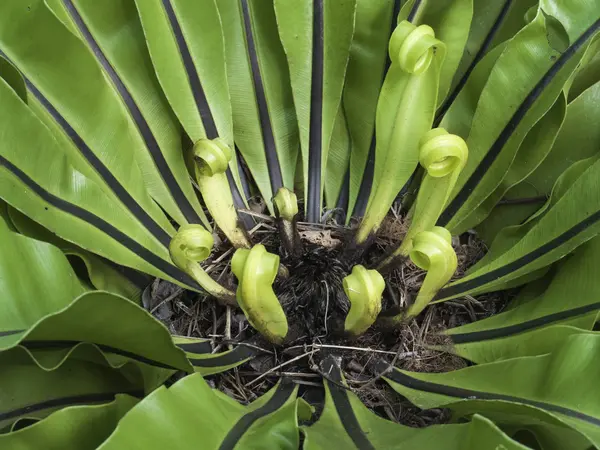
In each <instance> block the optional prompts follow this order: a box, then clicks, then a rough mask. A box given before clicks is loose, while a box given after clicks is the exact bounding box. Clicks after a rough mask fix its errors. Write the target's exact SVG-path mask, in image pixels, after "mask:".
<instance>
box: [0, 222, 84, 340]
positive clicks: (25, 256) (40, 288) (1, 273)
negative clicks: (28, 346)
mask: <svg viewBox="0 0 600 450" xmlns="http://www.w3.org/2000/svg"><path fill="white" fill-rule="evenodd" d="M0 242H2V248H1V251H0V292H2V301H1V310H2V314H0V342H4V339H13V337H11V336H13V334H14V331H15V330H17V331H18V330H24V329H26V328H29V327H30V326H32V325H33V324H34V323H36V322H37V321H38V320H40V319H42V318H43V317H45V316H47V315H48V314H52V313H54V312H56V311H59V310H61V309H63V308H64V307H66V306H67V305H68V304H69V303H71V301H72V300H73V299H74V298H75V297H77V296H79V295H81V294H83V292H84V288H83V287H82V285H81V283H80V282H79V280H78V279H77V276H76V275H75V273H74V272H73V271H72V270H71V266H70V265H69V262H68V261H67V258H66V257H65V255H63V254H62V252H61V251H60V250H59V249H57V248H56V247H53V246H52V245H50V244H47V243H45V242H39V241H35V240H33V239H29V238H27V237H25V236H20V235H18V234H16V233H14V232H12V231H10V230H9V229H8V226H7V225H6V223H5V222H4V220H3V219H0ZM28 299H29V301H30V303H31V305H30V307H24V302H25V301H26V300H28ZM31 300H35V302H31ZM32 306H35V307H32Z"/></svg>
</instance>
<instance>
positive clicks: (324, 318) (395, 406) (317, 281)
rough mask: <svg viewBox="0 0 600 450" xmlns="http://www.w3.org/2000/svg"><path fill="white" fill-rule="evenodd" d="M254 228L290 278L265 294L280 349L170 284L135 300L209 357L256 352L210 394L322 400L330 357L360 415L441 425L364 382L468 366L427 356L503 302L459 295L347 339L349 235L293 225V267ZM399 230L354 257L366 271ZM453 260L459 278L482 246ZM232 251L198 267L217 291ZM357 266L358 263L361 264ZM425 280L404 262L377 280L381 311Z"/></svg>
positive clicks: (466, 244)
mask: <svg viewBox="0 0 600 450" xmlns="http://www.w3.org/2000/svg"><path fill="white" fill-rule="evenodd" d="M247 214H249V215H251V216H252V217H253V218H254V219H255V221H256V226H255V227H254V228H253V229H252V230H251V231H250V234H251V236H252V238H253V240H254V242H255V243H258V242H260V243H262V244H263V245H265V246H266V247H267V249H268V250H269V251H271V252H273V253H278V254H280V255H282V263H283V264H284V265H285V266H286V267H287V269H288V270H289V273H290V275H289V278H286V279H278V280H277V281H276V283H275V285H274V289H275V291H276V293H277V295H278V298H279V299H280V301H281V303H282V305H283V307H284V310H285V311H286V314H287V316H288V323H289V325H290V332H289V333H288V339H287V342H286V343H285V345H284V346H282V347H278V348H275V347H273V346H272V345H270V344H269V343H268V342H266V341H265V340H264V339H262V338H261V337H260V336H259V335H257V333H256V332H255V331H254V330H253V329H252V328H251V327H250V326H249V324H248V322H247V320H246V318H245V317H244V315H243V314H242V313H241V311H236V310H232V309H231V308H226V307H223V306H221V305H219V304H217V303H216V302H214V301H212V300H211V299H209V298H206V297H205V296H202V295H198V294H193V293H190V292H187V291H184V290H181V289H180V288H178V287H176V286H175V287H174V286H173V285H171V284H170V283H166V282H163V281H161V282H156V283H154V284H153V285H152V286H150V287H149V288H148V289H147V290H146V292H145V293H144V305H145V306H146V308H148V309H149V310H151V311H153V313H154V314H155V316H156V317H158V318H159V319H161V320H162V321H163V322H165V324H166V325H167V326H168V327H169V329H170V330H171V332H173V333H175V334H179V335H184V336H195V337H204V338H209V339H211V340H212V345H213V353H217V352H221V351H225V350H227V349H228V348H229V347H230V346H231V345H239V344H238V343H240V342H245V343H248V342H250V343H251V345H254V346H256V347H258V348H262V349H264V352H262V353H261V354H260V355H259V356H258V357H256V358H254V359H253V360H251V361H249V362H248V363H245V364H243V365H242V366H240V367H238V368H236V369H233V370H231V371H229V372H226V373H222V374H218V375H214V376H211V377H208V379H209V382H210V383H212V385H213V386H214V387H215V388H217V389H220V390H221V391H223V392H225V393H227V394H228V395H230V396H231V397H233V398H235V399H236V400H238V401H240V402H242V403H248V402H251V401H253V400H254V399H256V398H258V397H259V396H260V395H262V394H263V393H265V392H266V391H267V390H268V389H270V388H271V387H273V386H274V384H275V383H276V382H277V380H278V379H279V378H280V377H282V376H286V377H290V378H292V379H293V380H294V381H295V382H296V383H298V384H300V385H301V394H302V395H304V396H306V397H307V398H308V397H311V398H312V397H313V396H314V395H315V393H317V394H316V395H317V397H318V396H319V395H321V396H322V392H323V389H322V378H323V374H321V373H320V369H319V362H320V361H321V360H322V359H323V358H324V357H325V356H326V355H329V354H331V353H333V354H336V355H340V356H342V361H343V363H342V369H343V372H344V377H345V379H346V383H347V385H348V387H349V389H350V390H351V391H352V392H354V393H355V394H356V395H357V396H358V397H359V398H360V399H361V400H362V401H363V402H364V404H365V405H367V407H369V408H370V409H371V410H372V411H374V412H375V413H377V414H379V415H380V416H382V417H385V418H388V419H390V420H393V421H395V422H400V423H403V424H406V425H409V426H416V427H421V426H426V425H430V424H433V423H443V422H446V421H447V420H448V414H447V412H446V411H444V410H431V411H421V410H419V409H418V408H415V407H414V406H412V405H411V404H410V403H409V402H408V401H407V400H406V399H404V398H403V397H401V396H400V395H398V394H397V393H395V392H394V391H393V390H392V389H391V388H390V387H389V385H387V384H386V383H385V382H383V381H382V380H381V379H380V377H379V376H375V375H374V373H373V370H372V369H373V365H374V363H375V362H376V361H378V360H380V359H384V360H387V361H388V362H392V363H393V364H394V365H395V366H397V367H399V368H402V369H405V370H411V371H417V372H430V373H432V372H446V371H451V370H457V369H460V368H463V367H465V366H466V365H467V363H466V362H465V361H464V360H463V359H462V358H460V357H457V356H455V355H452V354H450V353H446V352H442V351H439V350H433V349H432V348H431V346H432V345H435V346H437V348H440V347H443V345H444V344H446V343H447V342H446V341H445V340H444V337H443V336H442V335H441V333H442V332H443V331H444V330H445V329H447V328H452V327H455V326H458V325H461V324H465V323H470V322H472V321H475V320H479V319H481V318H483V317H487V316H489V315H492V314H495V313H497V312H498V311H499V310H500V309H501V308H502V307H503V306H504V305H505V304H506V302H507V300H508V299H507V298H506V297H505V296H502V294H487V295H484V296H481V297H478V298H477V299H475V298H473V297H470V296H467V297H465V298H462V299H455V300H452V301H448V302H444V303H441V304H436V305H432V306H429V307H428V308H427V309H426V310H425V312H424V313H423V314H421V315H420V316H419V317H418V318H417V319H416V320H413V321H411V322H410V323H407V324H404V325H403V326H402V327H401V328H400V329H397V330H393V331H390V330H382V329H379V328H378V327H376V326H374V327H371V329H370V330H368V331H367V333H365V334H364V335H362V336H360V337H359V338H357V339H354V340H350V339H348V338H347V337H346V336H344V334H343V320H344V318H345V315H346V313H347V309H348V301H347V299H346V297H345V294H344V293H343V289H342V283H341V282H342V279H343V277H344V276H346V275H347V274H348V273H349V271H350V269H351V266H352V265H353V264H355V263H357V261H356V260H352V257H348V255H347V254H345V253H344V248H343V247H344V246H343V245H340V244H341V243H343V242H345V241H347V240H348V239H349V236H350V233H351V231H350V230H349V229H348V228H346V227H343V226H340V225H337V224H336V223H335V222H330V223H328V224H327V225H314V224H306V223H298V230H299V233H300V235H301V236H302V238H303V243H304V246H305V254H304V255H303V256H302V257H300V258H296V259H294V258H293V257H291V256H286V255H284V254H283V252H282V249H281V248H280V242H279V236H278V233H277V228H276V225H275V223H274V221H273V219H272V218H271V217H269V216H266V215H263V214H262V213H260V212H257V211H248V212H247ZM406 229H407V224H406V221H405V220H404V219H403V218H402V217H401V216H400V215H399V214H398V213H397V211H395V210H394V211H392V212H391V213H390V215H389V216H388V218H387V219H386V220H385V221H384V223H383V225H382V227H381V229H380V230H379V233H378V236H377V239H376V241H375V242H374V245H372V246H371V249H370V250H369V252H368V254H366V255H362V258H363V261H364V263H365V264H368V262H371V261H374V260H377V259H378V258H381V257H382V256H383V255H384V254H385V252H386V251H387V250H388V249H389V247H390V246H392V245H398V243H399V242H400V241H401V238H402V236H403V235H404V234H405V233H406ZM453 244H454V247H455V250H456V252H457V256H458V260H459V270H458V274H459V275H458V276H462V274H464V271H465V270H466V269H467V268H468V267H470V266H471V265H473V264H474V263H475V262H477V261H478V260H479V259H481V257H482V256H483V255H484V254H485V250H486V249H485V246H484V245H483V243H481V242H480V241H479V240H478V239H477V237H476V236H475V235H473V234H466V235H465V236H462V237H461V239H460V240H458V239H456V240H455V242H453ZM232 254H233V249H231V248H230V247H228V246H227V245H226V244H222V245H221V246H220V247H219V248H217V249H216V251H214V252H213V255H212V257H211V258H210V259H209V260H208V261H206V262H205V263H204V265H205V268H206V270H208V271H209V272H210V273H211V275H212V276H213V277H214V278H216V279H218V280H220V281H221V282H222V283H223V284H226V285H229V286H234V284H235V283H234V279H233V275H232V274H231V270H230V266H229V262H230V258H231V255H232ZM363 261H358V262H363ZM424 277H425V272H423V271H422V270H420V269H418V268H417V267H415V266H414V265H412V264H411V263H410V262H407V263H405V264H404V265H402V266H401V267H400V268H398V269H396V270H394V271H392V272H390V273H388V274H387V275H386V282H387V286H386V291H385V292H384V301H383V304H384V308H387V307H391V306H393V305H397V306H401V307H402V306H405V305H406V303H407V302H409V301H411V300H412V298H414V296H415V295H416V293H417V292H418V290H419V288H420V286H421V283H422V282H423V279H424Z"/></svg>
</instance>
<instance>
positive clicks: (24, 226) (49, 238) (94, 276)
mask: <svg viewBox="0 0 600 450" xmlns="http://www.w3.org/2000/svg"><path fill="white" fill-rule="evenodd" d="M9 215H10V220H11V222H12V223H13V224H14V226H15V228H16V229H17V230H18V231H19V233H21V234H23V235H25V236H28V237H30V238H33V239H37V240H38V241H44V242H48V243H50V244H52V245H54V246H56V247H58V248H60V249H61V250H62V251H63V253H64V254H65V255H67V256H72V257H77V258H79V259H80V260H81V261H82V262H83V263H84V265H85V268H86V271H87V276H88V277H89V280H90V282H91V283H92V285H93V287H94V288H96V289H98V290H102V291H108V292H112V293H114V294H118V295H121V296H123V297H125V298H127V299H130V300H132V301H135V302H137V303H138V304H139V302H140V300H141V295H142V289H144V288H145V287H146V286H148V285H149V284H150V281H151V280H150V278H148V277H146V276H145V275H143V274H141V273H139V272H137V271H135V270H132V269H129V268H126V267H123V266H118V265H116V264H114V263H112V262H111V261H109V260H107V259H104V258H102V257H100V256H97V255H94V254H93V253H91V252H88V251H86V250H83V249H82V248H80V247H77V246H76V245H73V244H71V243H70V242H67V241H65V240H64V239H61V238H59V237H58V236H57V235H56V234H54V233H52V232H50V230H48V229H46V228H44V227H42V226H41V225H40V224H38V223H36V222H34V221H33V220H31V219H30V218H29V217H27V216H26V215H25V214H23V213H21V212H19V211H18V210H16V209H14V208H12V207H9Z"/></svg>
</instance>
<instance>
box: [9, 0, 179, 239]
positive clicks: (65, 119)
mask: <svg viewBox="0 0 600 450" xmlns="http://www.w3.org/2000/svg"><path fill="white" fill-rule="evenodd" d="M23 29H30V30H31V32H30V33H26V34H25V35H23V33H22V30H23ZM0 52H1V53H2V54H4V55H6V57H7V58H8V59H9V60H10V61H11V62H12V63H13V64H14V65H15V67H17V69H19V71H20V72H21V73H22V74H23V76H24V78H25V82H26V85H27V89H28V104H29V106H30V108H31V109H32V110H33V111H34V112H35V113H36V115H38V116H39V117H40V119H41V120H42V121H44V123H46V125H47V126H48V127H49V128H50V129H51V130H52V132H53V134H54V135H55V136H58V139H59V141H60V143H61V147H62V149H63V151H64V152H65V153H66V154H68V155H69V158H70V159H71V160H72V161H73V164H74V166H75V167H76V169H77V170H79V171H80V172H82V173H83V174H85V175H86V176H87V177H88V178H90V179H92V180H93V181H95V182H96V183H98V185H99V186H100V187H101V188H102V189H103V190H104V191H105V192H107V193H109V195H111V197H113V198H114V201H115V202H116V201H118V202H121V203H122V205H123V206H125V207H126V208H127V209H128V210H129V211H131V213H132V214H133V215H134V216H135V217H136V218H137V220H139V221H140V223H141V224H143V225H144V227H146V228H147V229H148V230H149V231H151V232H152V234H153V235H154V236H155V237H156V239H158V240H160V242H162V243H163V245H168V241H169V239H170V236H169V235H170V233H172V232H173V227H172V226H171V224H170V223H169V221H168V219H167V218H166V216H165V214H164V213H163V212H162V211H161V209H160V207H159V206H158V205H157V204H156V202H155V201H154V200H153V199H152V198H151V197H150V195H148V192H150V193H151V195H152V196H153V197H154V198H155V199H156V200H157V201H158V202H159V203H161V204H163V205H164V208H165V210H168V211H169V210H171V209H172V208H170V207H169V202H168V201H167V200H166V199H167V198H168V194H165V192H164V191H165V190H166V187H165V183H164V182H163V181H162V179H160V175H159V173H158V171H156V170H155V168H154V166H153V167H152V169H151V168H149V167H147V166H144V165H143V164H142V162H143V158H142V156H143V155H144V154H146V155H147V150H146V148H145V147H144V143H143V141H142V140H141V138H140V136H139V134H137V133H136V131H135V125H134V124H133V122H132V120H131V118H130V116H129V115H128V114H127V112H126V109H125V107H124V106H123V103H122V100H121V99H120V98H119V96H118V95H117V93H116V92H115V90H114V89H113V88H112V87H111V85H110V84H109V81H108V80H107V79H106V78H105V77H104V74H103V73H102V71H101V70H100V68H99V66H98V64H97V63H96V61H95V60H94V57H93V55H92V54H91V53H90V51H89V50H88V49H87V48H86V47H85V45H84V44H83V42H81V41H80V40H79V39H77V37H76V36H74V35H73V34H72V33H71V32H70V31H69V30H68V29H67V28H65V27H64V26H63V24H62V23H61V22H60V21H59V20H58V19H57V18H56V16H55V15H54V14H53V13H52V11H51V10H50V9H49V8H48V7H47V6H46V4H45V3H44V2H43V1H42V0H35V1H33V2H30V3H28V4H24V3H22V2H21V1H19V0H8V1H6V2H3V4H2V16H1V18H0ZM99 118H102V120H98V119H99ZM117 199H118V200H117Z"/></svg>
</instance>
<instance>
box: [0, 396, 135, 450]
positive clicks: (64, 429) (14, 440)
mask: <svg viewBox="0 0 600 450" xmlns="http://www.w3.org/2000/svg"><path fill="white" fill-rule="evenodd" d="M137 401H138V400H137V399H136V398H135V397H131V396H128V395H123V394H117V395H116V396H115V399H114V400H113V401H112V402H110V403H105V404H98V405H87V406H70V407H67V408H64V409H61V410H59V411H56V412H55V413H53V414H51V415H50V416H48V417H47V418H45V419H43V420H41V421H39V422H37V423H34V424H32V425H30V426H28V427H26V428H23V429H20V430H17V431H13V432H11V433H6V434H0V446H2V448H7V449H11V450H38V449H39V448H40V445H43V448H44V450H96V448H98V446H99V445H100V444H102V443H103V442H104V441H105V440H106V438H108V436H110V434H111V433H112V432H113V431H114V429H115V428H116V427H117V425H118V423H119V420H121V418H122V417H123V416H124V415H125V413H126V412H127V411H129V410H130V409H131V408H132V407H133V406H134V405H135V404H136V403H137ZM42 443H43V444H42Z"/></svg>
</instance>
